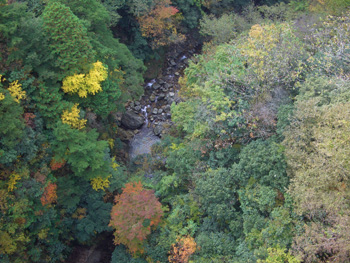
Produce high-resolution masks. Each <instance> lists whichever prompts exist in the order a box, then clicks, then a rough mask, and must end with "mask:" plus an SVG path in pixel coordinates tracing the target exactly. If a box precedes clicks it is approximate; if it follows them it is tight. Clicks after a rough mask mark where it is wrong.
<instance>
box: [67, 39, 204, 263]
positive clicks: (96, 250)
mask: <svg viewBox="0 0 350 263" xmlns="http://www.w3.org/2000/svg"><path fill="white" fill-rule="evenodd" d="M193 43H194V44H193ZM200 49H201V45H200V44H199V43H198V42H197V40H196V41H193V40H192V41H186V42H185V43H183V44H181V45H175V46H173V47H170V48H169V50H170V51H169V52H167V55H166V59H165V62H164V66H163V70H162V73H161V74H159V76H158V77H157V78H155V79H152V80H149V81H147V82H146V83H145V84H144V95H143V96H142V97H141V98H140V99H139V100H138V101H132V102H130V103H129V104H128V105H127V106H126V110H127V111H129V112H132V114H134V115H135V116H136V117H139V118H140V117H141V116H142V117H143V124H142V127H141V128H140V129H138V130H135V131H132V132H133V134H134V136H133V137H132V138H131V139H130V140H128V141H129V144H128V146H129V147H128V153H129V154H128V156H129V160H130V161H132V160H134V159H135V158H137V157H138V156H141V155H143V154H149V153H151V147H152V145H154V144H155V143H157V142H159V141H160V138H161V137H162V136H163V135H164V134H166V133H167V132H168V130H169V129H170V127H171V126H172V124H173V123H172V121H171V112H170V106H171V104H172V103H179V102H180V101H181V99H180V98H179V96H178V92H179V89H180V85H179V84H178V80H179V77H180V76H181V75H182V74H183V70H184V69H185V68H186V67H187V66H188V62H189V59H190V58H191V57H192V56H193V55H194V54H196V53H199V51H200ZM141 122H142V120H141ZM119 129H124V130H125V131H127V132H130V130H128V129H125V127H124V128H122V127H119ZM113 250H114V245H113V235H112V233H111V232H107V233H106V232H104V233H101V234H99V235H98V236H97V237H96V240H95V242H94V245H92V246H83V245H76V246H74V249H73V252H72V254H71V255H70V256H69V257H68V259H67V260H66V261H65V262H66V263H110V261H111V256H112V253H113Z"/></svg>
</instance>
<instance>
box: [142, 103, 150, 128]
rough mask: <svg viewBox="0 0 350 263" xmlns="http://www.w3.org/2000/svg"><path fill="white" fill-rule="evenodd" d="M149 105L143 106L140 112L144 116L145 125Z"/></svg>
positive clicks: (146, 123)
mask: <svg viewBox="0 0 350 263" xmlns="http://www.w3.org/2000/svg"><path fill="white" fill-rule="evenodd" d="M149 107H151V105H147V106H145V107H144V108H143V109H141V112H142V113H143V116H145V125H146V126H147V125H148V113H147V108H149Z"/></svg>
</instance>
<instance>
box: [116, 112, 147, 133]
mask: <svg viewBox="0 0 350 263" xmlns="http://www.w3.org/2000/svg"><path fill="white" fill-rule="evenodd" d="M121 122H122V125H123V126H124V127H126V128H128V129H132V130H135V129H138V128H140V127H141V126H142V125H143V122H144V119H143V117H141V116H139V115H138V114H136V113H134V112H132V111H127V112H125V113H124V114H123V117H122V121H121Z"/></svg>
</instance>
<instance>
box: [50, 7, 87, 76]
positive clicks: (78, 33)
mask: <svg viewBox="0 0 350 263" xmlns="http://www.w3.org/2000/svg"><path fill="white" fill-rule="evenodd" d="M43 19H44V29H45V31H46V33H47V35H48V37H49V46H50V48H51V52H52V53H53V54H54V55H55V57H56V65H57V67H58V68H59V69H61V70H62V71H64V72H62V73H63V75H72V73H77V72H81V71H83V70H84V69H85V67H86V65H88V64H90V63H92V62H93V60H94V59H93V58H94V52H93V50H92V46H91V44H90V42H89V38H88V36H87V30H86V28H85V27H84V26H83V24H82V22H81V21H80V20H79V18H78V17H77V16H75V15H74V14H73V13H72V11H71V10H70V8H69V7H67V6H65V5H64V4H61V3H59V2H56V1H50V2H49V3H48V5H47V6H46V8H45V10H44V13H43Z"/></svg>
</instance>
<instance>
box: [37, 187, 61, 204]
mask: <svg viewBox="0 0 350 263" xmlns="http://www.w3.org/2000/svg"><path fill="white" fill-rule="evenodd" d="M56 190H57V185H56V184H54V183H49V184H48V185H47V186H46V188H45V190H44V193H43V195H42V196H41V198H40V201H41V204H42V205H43V206H44V205H48V204H52V203H54V202H56V200H57V193H56Z"/></svg>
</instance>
